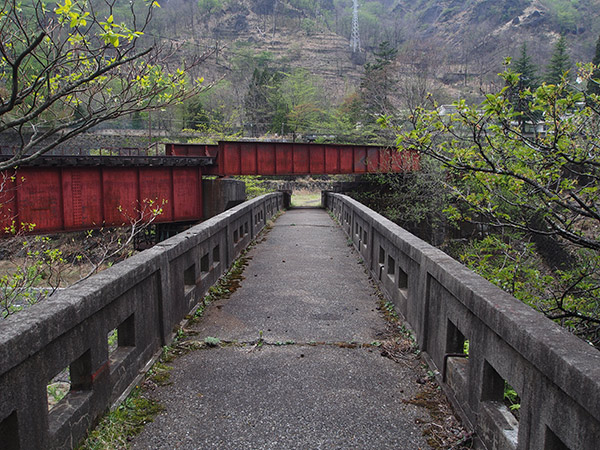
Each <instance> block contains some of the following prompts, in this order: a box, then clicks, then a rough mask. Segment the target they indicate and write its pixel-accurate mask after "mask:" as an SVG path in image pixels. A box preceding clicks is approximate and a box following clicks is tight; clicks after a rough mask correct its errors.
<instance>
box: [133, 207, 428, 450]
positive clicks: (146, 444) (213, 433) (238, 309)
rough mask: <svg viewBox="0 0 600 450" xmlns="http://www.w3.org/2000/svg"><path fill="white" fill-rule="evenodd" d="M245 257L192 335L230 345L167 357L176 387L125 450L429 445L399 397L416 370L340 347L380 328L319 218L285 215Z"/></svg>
mask: <svg viewBox="0 0 600 450" xmlns="http://www.w3.org/2000/svg"><path fill="white" fill-rule="evenodd" d="M249 256H250V257H251V261H250V263H249V265H248V267H247V268H246V269H245V272H244V276H245V279H244V280H243V282H242V286H241V288H240V289H238V290H237V291H236V292H235V293H234V294H233V295H232V296H231V297H230V298H229V299H227V300H221V301H219V302H217V303H215V304H213V305H211V307H209V308H208V310H207V313H206V315H205V317H204V318H203V319H202V320H201V321H200V323H199V324H197V325H195V328H196V331H197V332H198V333H199V334H198V335H197V336H194V337H193V338H194V339H199V340H201V339H203V338H204V337H207V336H212V337H217V338H219V339H220V340H221V341H222V342H224V341H236V342H237V345H223V346H220V347H215V348H210V349H203V350H197V351H194V352H191V353H189V354H187V355H185V356H182V357H180V358H178V359H176V360H175V361H174V362H173V363H172V365H173V366H174V369H173V370H172V372H171V381H173V384H172V385H170V386H166V387H160V388H157V389H156V390H155V391H154V392H153V394H152V395H154V396H156V397H157V398H158V399H159V400H160V401H161V403H162V404H163V405H165V406H166V411H165V412H164V413H162V414H161V415H159V416H158V417H157V418H156V419H155V421H154V422H153V423H150V424H148V425H147V426H146V428H145V430H144V431H143V432H142V434H141V435H140V436H138V437H137V438H136V439H135V440H134V441H133V448H135V449H146V448H161V449H167V448H168V449H171V448H184V449H197V448H256V449H258V448H403V449H417V448H427V444H426V443H425V439H424V437H423V436H422V431H423V430H422V429H421V428H420V425H418V424H417V422H423V421H429V419H428V412H427V411H426V410H425V409H422V408H419V407H417V406H414V405H411V404H407V403H405V402H404V401H403V400H406V399H410V398H412V397H414V396H415V395H416V394H417V392H418V390H419V388H420V385H419V384H417V383H416V381H417V379H418V378H419V377H420V376H422V374H420V372H418V371H415V370H413V369H411V368H409V367H408V366H409V365H410V364H400V363H397V362H394V361H392V360H391V359H389V358H386V357H382V354H381V350H380V349H378V348H376V347H360V346H358V347H357V348H348V347H349V346H348V345H346V344H342V343H349V342H357V343H359V344H370V343H372V342H373V341H377V340H381V339H383V338H384V337H385V335H386V333H387V332H388V325H387V324H386V322H385V320H384V318H383V317H382V314H381V312H380V311H378V309H377V306H378V305H377V294H376V292H375V290H374V288H373V287H371V284H370V283H369V282H368V280H367V275H366V273H365V272H364V269H363V266H362V265H361V263H360V260H359V258H358V256H357V254H356V253H355V252H354V250H353V249H352V247H350V246H348V243H347V240H346V237H345V236H344V234H343V232H342V230H341V229H340V228H339V227H337V226H336V225H335V224H334V222H333V221H332V220H331V219H330V218H329V216H328V215H327V213H326V212H325V211H323V210H318V209H296V210H291V211H288V212H286V213H285V214H284V215H283V216H282V217H280V218H279V219H278V220H277V222H276V224H275V226H274V227H273V229H272V230H271V231H270V232H269V233H268V234H267V235H266V239H265V240H264V241H262V242H261V243H259V244H258V245H257V246H256V247H254V248H253V249H252V250H251V251H250V253H249ZM261 331H262V337H263V339H264V344H263V345H262V346H260V347H257V346H253V343H255V342H256V340H257V339H258V338H259V334H260V333H261ZM243 343H246V344H247V345H245V346H243V345H242V344H243ZM280 343H281V344H284V345H280ZM411 362H412V363H413V364H418V363H417V362H415V361H411ZM419 418H421V419H422V420H418V419H419Z"/></svg>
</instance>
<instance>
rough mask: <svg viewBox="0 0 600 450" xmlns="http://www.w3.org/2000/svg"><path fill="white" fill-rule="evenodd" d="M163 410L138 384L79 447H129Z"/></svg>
mask: <svg viewBox="0 0 600 450" xmlns="http://www.w3.org/2000/svg"><path fill="white" fill-rule="evenodd" d="M163 410H164V407H163V406H162V405H161V404H160V403H158V402H156V401H154V400H151V399H149V398H147V397H145V396H144V393H143V389H142V388H140V387H139V386H138V387H136V388H135V389H134V390H133V391H132V393H131V394H130V395H129V397H127V399H126V400H125V401H124V402H123V403H121V405H119V407H118V408H117V409H115V410H114V411H112V412H110V413H109V414H107V415H106V416H104V418H103V419H102V420H101V421H100V423H99V424H98V426H97V427H96V428H95V429H94V430H92V431H91V432H90V433H89V434H88V436H87V438H86V439H85V441H83V443H81V445H80V446H79V447H77V448H78V450H103V449H107V448H128V447H129V442H130V441H131V439H132V438H133V437H134V436H136V435H137V434H139V433H140V432H141V431H142V429H143V428H144V426H145V425H146V424H147V423H148V422H152V421H153V420H154V417H156V416H157V415H158V413H160V412H161V411H163Z"/></svg>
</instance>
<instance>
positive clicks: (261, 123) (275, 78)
mask: <svg viewBox="0 0 600 450" xmlns="http://www.w3.org/2000/svg"><path fill="white" fill-rule="evenodd" d="M282 78H283V75H282V74H281V72H279V71H275V70H273V69H269V68H267V67H265V68H264V69H260V68H256V69H254V72H253V74H252V80H251V81H250V86H249V88H248V92H247V94H246V97H245V99H244V109H245V112H246V120H247V121H248V122H249V123H250V124H251V129H252V132H253V134H257V135H262V134H264V133H266V132H267V131H277V128H276V127H277V125H279V127H281V122H279V123H278V124H277V125H276V124H275V117H276V115H277V112H278V111H280V109H281V108H280V106H279V103H280V96H279V95H278V91H279V85H280V83H281V81H282Z"/></svg>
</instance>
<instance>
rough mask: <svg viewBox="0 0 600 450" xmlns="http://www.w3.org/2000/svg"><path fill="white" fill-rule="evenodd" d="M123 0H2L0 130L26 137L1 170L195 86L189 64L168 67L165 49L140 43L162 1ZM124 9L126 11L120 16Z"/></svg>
mask: <svg viewBox="0 0 600 450" xmlns="http://www.w3.org/2000/svg"><path fill="white" fill-rule="evenodd" d="M123 4H124V2H118V1H117V0H108V1H107V2H104V3H102V4H101V5H96V4H93V3H92V2H87V1H85V0H64V2H63V0H60V1H59V2H58V3H56V4H55V5H54V6H50V5H49V4H47V3H45V2H43V1H41V0H25V1H18V0H5V1H4V3H3V4H1V5H0V133H1V132H4V131H6V130H12V131H13V132H16V133H18V135H19V137H20V146H19V148H18V149H17V151H16V153H15V155H14V156H13V157H12V158H11V159H9V160H7V161H4V162H2V163H0V169H5V168H8V167H13V166H15V165H16V164H18V163H20V162H24V161H28V160H31V159H33V158H35V157H37V156H39V155H41V154H43V153H45V152H47V151H49V150H51V149H53V148H54V147H56V146H57V145H58V144H60V143H62V142H65V141H66V140H68V139H70V138H71V137H73V136H75V135H77V134H79V133H82V132H84V131H86V130H88V129H90V128H91V127H93V126H95V125H98V124H99V123H102V122H104V121H107V120H112V119H115V118H118V117H121V116H124V115H129V114H132V113H135V112H139V111H143V110H148V109H154V108H161V107H163V106H166V105H169V104H173V103H177V102H179V101H181V100H182V99H184V98H186V97H187V96H189V95H191V94H193V93H194V92H195V91H194V90H193V89H192V90H191V91H190V90H189V89H188V84H187V80H186V70H185V69H186V68H185V67H184V68H179V69H175V70H168V69H167V68H166V65H165V60H166V58H167V56H168V55H166V53H165V52H164V51H163V50H164V49H162V48H139V40H140V38H141V37H142V36H143V34H144V31H145V29H146V27H147V26H148V24H149V22H150V20H151V18H152V15H153V11H154V9H155V8H157V7H158V3H156V2H155V1H152V0H142V1H132V2H130V3H128V4H127V6H126V8H127V9H124V8H123ZM122 11H126V14H124V15H123V17H121V18H119V17H117V16H116V14H117V12H122ZM196 63H197V61H194V62H190V63H189V64H188V67H189V65H194V64H196ZM199 81H201V80H199ZM196 86H198V84H197V85H196Z"/></svg>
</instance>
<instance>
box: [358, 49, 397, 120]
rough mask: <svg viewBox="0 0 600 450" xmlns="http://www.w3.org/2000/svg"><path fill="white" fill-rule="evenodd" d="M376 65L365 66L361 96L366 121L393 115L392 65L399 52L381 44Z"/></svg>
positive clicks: (376, 56) (376, 54)
mask: <svg viewBox="0 0 600 450" xmlns="http://www.w3.org/2000/svg"><path fill="white" fill-rule="evenodd" d="M373 54H374V55H375V62H374V63H367V64H365V75H364V77H363V79H362V82H361V95H362V101H363V104H364V106H365V110H366V112H367V114H368V116H367V117H366V118H365V120H368V119H370V120H371V121H373V120H374V117H375V116H378V115H382V114H391V113H393V111H394V108H393V106H392V104H391V102H390V94H391V92H392V89H393V87H394V85H395V80H394V78H393V76H392V63H393V61H394V60H395V59H396V56H397V54H398V50H397V49H396V48H394V47H392V46H391V44H390V43H389V42H387V41H385V42H382V43H380V44H379V48H378V49H377V51H375V52H373Z"/></svg>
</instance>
